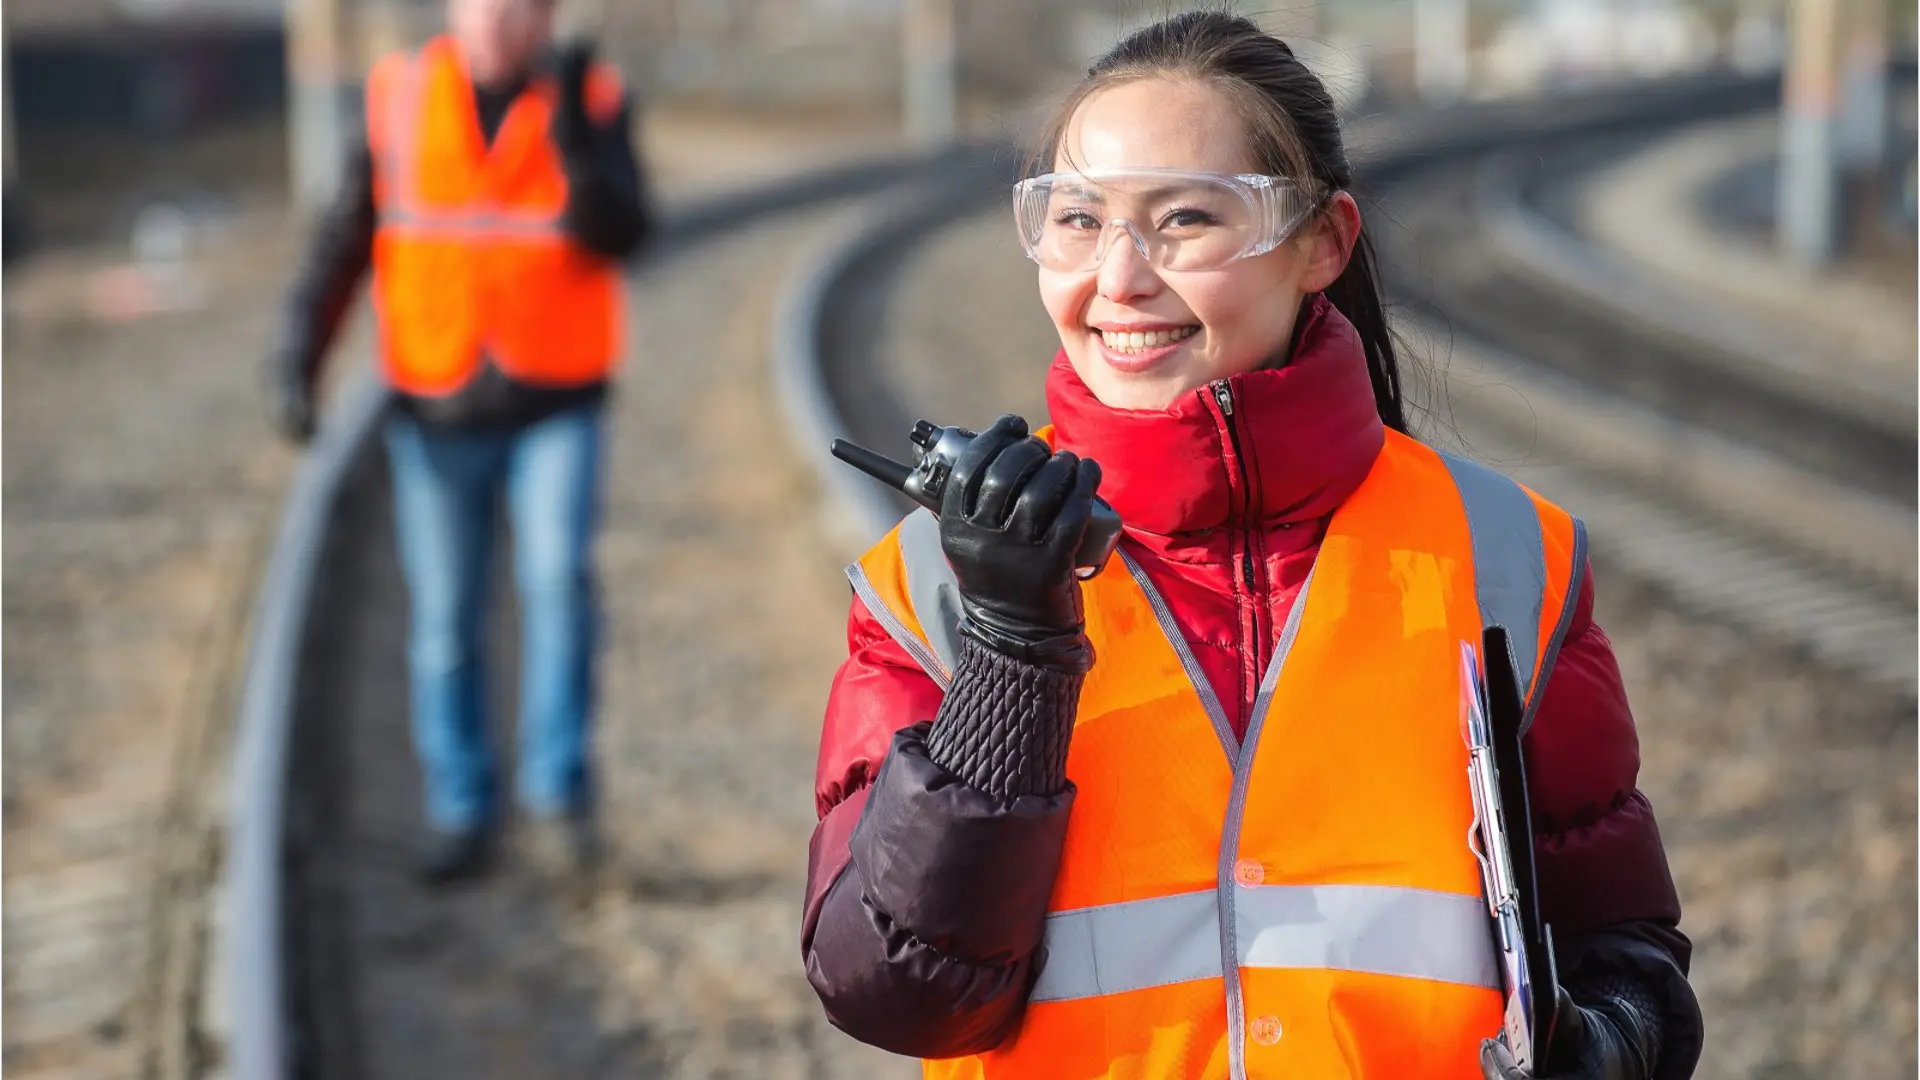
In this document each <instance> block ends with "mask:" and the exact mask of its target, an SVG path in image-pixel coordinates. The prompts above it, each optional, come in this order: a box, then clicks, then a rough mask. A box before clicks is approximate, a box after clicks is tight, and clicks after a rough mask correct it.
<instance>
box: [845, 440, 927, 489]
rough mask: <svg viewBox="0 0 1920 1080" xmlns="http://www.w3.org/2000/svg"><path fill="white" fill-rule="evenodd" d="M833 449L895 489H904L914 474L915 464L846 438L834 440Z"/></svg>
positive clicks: (857, 467)
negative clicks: (893, 457) (903, 461)
mask: <svg viewBox="0 0 1920 1080" xmlns="http://www.w3.org/2000/svg"><path fill="white" fill-rule="evenodd" d="M831 449H832V451H833V456H834V457H837V458H839V459H840V460H841V461H844V462H846V463H847V464H849V465H851V466H853V467H854V468H856V469H859V470H860V471H861V472H863V473H866V474H867V475H868V476H871V477H873V478H874V479H875V480H878V481H880V482H881V483H883V484H885V485H887V486H888V487H890V488H893V489H894V490H895V491H904V490H905V489H906V486H907V477H909V476H912V475H913V466H911V465H907V464H904V463H902V462H898V461H895V460H893V459H892V458H890V457H888V456H886V455H885V454H876V453H874V452H873V451H872V450H869V449H867V448H866V447H864V446H860V445H857V444H855V443H850V442H848V441H847V440H845V439H835V440H833V446H832V447H831Z"/></svg>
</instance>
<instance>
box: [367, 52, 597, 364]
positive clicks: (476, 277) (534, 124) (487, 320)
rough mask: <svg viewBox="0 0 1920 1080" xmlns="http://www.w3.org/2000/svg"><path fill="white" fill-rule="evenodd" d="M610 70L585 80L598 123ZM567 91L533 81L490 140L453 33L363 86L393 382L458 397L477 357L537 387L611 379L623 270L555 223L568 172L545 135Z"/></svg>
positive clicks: (396, 61)
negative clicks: (562, 92) (482, 126)
mask: <svg viewBox="0 0 1920 1080" xmlns="http://www.w3.org/2000/svg"><path fill="white" fill-rule="evenodd" d="M620 93H621V91H620V82H619V78H618V76H616V75H615V74H614V73H613V71H612V69H610V68H606V67H604V66H599V65H596V66H595V68H594V69H593V70H592V71H590V72H589V76H588V81H587V87H586V97H587V108H588V112H589V115H591V116H593V117H594V118H595V119H597V120H600V121H605V120H607V119H610V118H611V117H612V116H613V115H615V113H616V112H617V110H618V108H619V103H620ZM558 94H559V90H558V88H557V87H556V86H555V85H554V83H553V80H552V79H551V78H545V77H543V78H536V79H535V80H534V81H533V82H532V83H531V84H530V85H529V86H528V87H527V89H526V90H525V91H524V92H522V93H521V95H520V96H519V98H518V99H517V100H515V101H514V103H513V104H512V106H511V107H509V108H508V110H507V115H506V117H505V119H504V120H502V121H501V124H500V130H499V132H498V133H497V134H496V135H495V137H494V140H493V144H492V146H491V147H489V146H488V145H487V143H486V140H485V137H484V136H483V134H482V133H481V129H480V120H479V117H478V114H477V111H476V109H475V106H474V101H473V90H472V87H471V85H470V82H469V80H468V76H467V70H466V64H465V62H464V61H463V60H462V59H461V57H460V54H459V50H458V49H456V48H455V47H454V45H453V43H452V42H451V41H450V40H449V39H447V38H444V37H443V38H435V39H434V40H433V41H431V42H429V43H428V44H427V45H426V46H425V47H424V48H422V49H421V50H420V51H419V52H417V53H411V54H407V53H400V54H394V55H392V56H388V57H386V58H385V59H383V60H381V62H380V63H379V64H377V65H376V66H375V67H374V69H373V72H372V73H371V75H370V76H369V77H368V79H367V123H368V129H367V137H368V145H369V148H370V149H371V150H372V152H373V160H374V205H375V207H376V209H377V210H378V213H379V224H378V226H377V228H376V231H375V233H374V242H373V267H374V286H373V295H374V306H375V309H376V311H377V312H378V317H379V324H380V344H381V350H380V351H381V356H382V359H383V361H384V364H385V368H386V373H387V377H388V379H389V380H390V381H391V382H392V384H393V385H394V386H395V387H396V388H397V389H399V390H401V391H404V392H406V393H410V394H415V395H420V396H443V395H447V394H451V393H454V392H456V391H458V390H459V389H460V388H461V387H462V386H464V385H466V383H467V381H468V380H469V379H471V378H472V377H473V375H474V374H475V372H476V371H478V370H479V367H480V363H481V357H482V352H483V350H484V353H485V355H486V356H489V357H491V358H492V359H493V361H494V362H495V363H496V364H498V365H499V366H500V368H501V370H502V371H503V372H505V373H506V374H507V375H510V376H512V377H513V378H515V379H517V380H520V381H523V382H527V383H532V384H535V385H540V386H555V387H567V386H584V385H588V384H591V383H595V382H599V381H601V380H603V379H605V378H606V377H607V376H608V375H609V374H611V373H612V370H613V368H614V366H615V364H616V362H617V358H618V357H619V355H620V348H621V340H620V338H621V326H620V319H621V310H620V308H621V292H620V275H619V271H618V269H617V267H616V266H615V265H614V264H613V263H612V262H611V261H609V260H607V259H604V258H601V257H599V256H597V255H593V254H591V253H589V252H587V251H585V250H584V249H582V248H581V247H579V245H577V244H575V243H573V242H572V241H571V240H570V239H569V238H568V237H567V235H566V234H565V232H564V231H563V230H562V228H561V221H560V218H561V212H562V210H563V209H564V208H565V206H566V199H567V177H566V173H565V171H564V169H563V168H562V167H561V161H560V151H559V149H558V148H557V147H555V146H554V144H553V139H552V138H551V137H550V136H549V135H548V124H549V123H550V121H551V119H552V116H553V112H554V110H555V108H557V107H558Z"/></svg>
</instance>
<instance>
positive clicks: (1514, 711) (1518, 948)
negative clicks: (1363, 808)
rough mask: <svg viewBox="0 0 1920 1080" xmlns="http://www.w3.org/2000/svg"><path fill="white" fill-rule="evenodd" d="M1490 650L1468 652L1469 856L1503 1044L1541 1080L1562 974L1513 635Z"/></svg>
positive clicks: (1494, 630) (1497, 638)
mask: <svg viewBox="0 0 1920 1080" xmlns="http://www.w3.org/2000/svg"><path fill="white" fill-rule="evenodd" d="M1481 646H1482V647H1481V649H1480V650H1476V649H1475V648H1474V645H1473V643H1472V642H1470V641H1462V642H1461V643H1460V734H1461V738H1462V739H1463V740H1464V741H1465V743H1466V745H1467V786H1468V790H1469V791H1470V792H1471V793H1472V798H1473V822H1472V824H1471V825H1470V826H1469V827H1468V832H1467V849H1468V850H1469V851H1471V852H1472V853H1473V857H1474V860H1475V861H1476V862H1478V863H1479V864H1480V878H1481V885H1482V890H1483V894H1484V896H1485V898H1486V903H1487V915H1488V918H1489V920H1490V923H1491V931H1492V937H1493V945H1494V949H1495V952H1496V955H1497V958H1498V963H1499V969H1500V989H1501V994H1502V999H1503V1003H1504V1008H1503V1009H1502V1016H1501V1037H1502V1038H1503V1039H1504V1040H1505V1042H1506V1044H1507V1048H1508V1049H1509V1050H1510V1051H1512V1053H1513V1058H1514V1063H1515V1064H1516V1065H1518V1066H1519V1067H1520V1068H1521V1069H1523V1070H1525V1071H1526V1072H1527V1073H1528V1074H1529V1075H1532V1074H1533V1073H1534V1071H1535V1070H1536V1069H1537V1068H1538V1067H1539V1065H1540V1063H1542V1062H1544V1061H1545V1060H1546V1057H1547V1051H1548V1048H1549V1046H1550V1044H1551V1042H1552V1038H1553V1026H1554V1020H1555V1012H1556V1006H1557V995H1558V972H1556V971H1555V969H1554V960H1553V937H1552V930H1551V928H1550V927H1548V926H1547V925H1546V924H1545V923H1544V922H1543V921H1542V920H1541V918H1540V913H1539V907H1538V890H1537V888H1536V885H1535V882H1534V872H1533V827H1532V817H1531V812H1530V807H1529V806H1528V803H1527V788H1526V764H1525V757H1524V755H1523V754H1522V752H1521V747H1520V727H1521V722H1522V719H1523V717H1524V711H1525V706H1524V704H1523V702H1522V701H1521V698H1520V689H1519V678H1518V673H1517V671H1516V670H1515V668H1514V665H1513V655H1512V650H1511V648H1510V646H1509V645H1508V641H1507V633H1506V630H1505V628H1503V627H1500V626H1489V627H1487V628H1486V630H1485V631H1484V633H1483V634H1482V641H1481ZM1481 656H1484V657H1485V658H1486V663H1485V664H1484V665H1483V664H1482V662H1481V660H1480V657H1481Z"/></svg>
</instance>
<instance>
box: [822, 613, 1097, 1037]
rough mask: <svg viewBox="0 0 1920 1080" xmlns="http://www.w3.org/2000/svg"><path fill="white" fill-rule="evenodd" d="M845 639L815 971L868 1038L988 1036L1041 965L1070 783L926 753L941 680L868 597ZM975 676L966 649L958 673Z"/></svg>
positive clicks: (841, 1015)
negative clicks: (1009, 785)
mask: <svg viewBox="0 0 1920 1080" xmlns="http://www.w3.org/2000/svg"><path fill="white" fill-rule="evenodd" d="M848 639H849V645H850V650H849V656H848V658H847V661H846V662H845V663H844V664H843V665H842V666H841V669H840V672H839V674H838V675H837V676H836V677H835V681H834V688H833V692H832V695H831V697H830V698H829V700H828V706H827V722H826V728H825V731H824V733H823V736H822V739H821V759H820V769H819V783H818V790H817V793H816V794H817V803H818V807H819V810H820V813H821V820H820V824H819V827H818V828H817V829H816V830H815V832H814V837H813V843H812V846H811V849H810V852H809V866H808V888H807V905H806V914H805V917H804V922H803V925H802V929H801V950H802V953H803V954H804V957H805V960H806V967H807V978H808V981H809V982H811V983H812V985H813V988H814V990H815V992H816V993H817V994H818V995H819V997H820V1000H821V1003H822V1004H823V1005H824V1006H825V1008H826V1012H827V1016H828V1018H829V1019H830V1020H831V1021H832V1022H833V1024H834V1025H835V1026H836V1027H839V1028H840V1029H841V1030H843V1031H845V1032H847V1033H848V1034H849V1035H852V1036H853V1037H854V1038H856V1039H859V1040H861V1041H862V1042H866V1043H870V1044H872V1045H874V1046H878V1047H880V1048H882V1049H885V1050H890V1051H892V1052H894V1053H899V1054H907V1055H911V1056H915V1057H930V1058H940V1057H954V1056H958V1055H962V1054H969V1053H978V1052H981V1051H984V1050H988V1049H991V1048H993V1047H995V1046H997V1045H999V1044H1000V1043H1001V1042H1003V1041H1004V1040H1005V1039H1006V1038H1007V1037H1008V1035H1010V1034H1011V1033H1012V1031H1013V1030H1014V1029H1015V1028H1016V1027H1017V1026H1018V1024H1019V1021H1020V1016H1021V1014H1022V1012H1023V1011H1024V1009H1025V1005H1026V998H1027V994H1028V992H1029V990H1030V989H1031V987H1032V985H1033V979H1034V977H1035V975H1036V974H1037V971H1038V968H1037V964H1038V963H1039V962H1040V960H1041V957H1040V955H1039V951H1040V939H1041V933H1042V930H1043V928H1044V926H1045V921H1046V908H1047V899H1048V896H1049V894H1050V893H1051V892H1052V888H1053V878H1054V874H1055V872H1056V870H1057V869H1058V867H1059V861H1060V852H1061V848H1062V846H1063V845H1064V843H1065V840H1066V825H1067V817H1068V813H1069V811H1070V809H1071V806H1072V802H1073V789H1072V788H1071V787H1070V786H1069V787H1066V788H1064V789H1063V790H1060V791H1058V792H1055V793H1052V794H1046V795H1040V794H1027V795H1018V796H1013V797H1000V796H996V795H992V794H989V793H987V792H985V791H982V790H980V789H978V788H975V787H973V786H971V785H970V784H968V783H967V782H966V781H964V780H962V779H961V778H960V777H959V776H958V775H956V773H955V772H954V771H951V770H949V769H948V768H947V767H945V766H943V765H941V764H939V763H937V762H936V761H935V760H934V759H933V758H932V757H930V756H929V754H928V752H927V745H926V740H927V734H928V732H929V730H930V728H929V726H928V724H927V721H928V720H930V719H931V718H932V717H933V716H934V715H935V714H937V713H938V711H939V709H940V707H941V705H942V704H943V702H944V700H945V699H944V697H943V695H942V694H941V693H940V690H939V688H938V686H937V685H936V684H935V683H934V682H933V680H932V679H931V678H930V677H929V676H927V675H926V674H925V673H924V672H923V671H921V670H920V668H919V667H918V666H917V665H916V664H915V663H914V662H913V660H912V659H911V658H910V657H909V656H908V655H907V654H906V652H905V650H904V649H902V648H901V647H900V646H899V645H898V644H897V643H895V642H893V641H892V639H891V638H889V637H888V636H887V634H886V631H885V630H884V629H883V628H881V627H880V625H879V623H878V622H877V621H876V620H875V619H874V618H873V617H872V615H871V614H869V613H868V612H867V610H866V609H865V607H864V606H863V605H862V604H861V603H860V601H859V600H858V599H856V600H855V601H854V602H853V613H852V616H851V618H850V620H849V629H848ZM967 677H969V676H968V674H967V671H966V663H965V661H963V662H962V665H961V670H960V671H957V672H956V673H955V682H956V685H960V681H961V680H962V679H965V678H967ZM943 722H944V721H943Z"/></svg>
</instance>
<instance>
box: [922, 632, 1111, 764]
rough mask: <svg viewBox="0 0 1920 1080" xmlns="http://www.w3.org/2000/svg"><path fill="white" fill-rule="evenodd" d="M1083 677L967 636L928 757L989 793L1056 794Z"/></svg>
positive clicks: (1083, 680)
mask: <svg viewBox="0 0 1920 1080" xmlns="http://www.w3.org/2000/svg"><path fill="white" fill-rule="evenodd" d="M1085 680H1086V676H1085V675H1076V674H1069V673H1067V672H1063V671H1056V670H1054V669H1052V668H1048V667H1041V666H1038V665H1035V664H1029V663H1024V662H1022V661H1019V660H1016V659H1014V658H1012V657H1010V656H1005V655H1002V654H1001V653H999V652H997V651H995V650H993V649H991V648H988V647H987V646H986V645H984V644H982V643H981V642H980V641H978V640H976V639H974V638H972V637H967V636H962V637H961V639H960V661H959V663H958V664H957V665H955V667H954V672H953V683H952V688H951V689H949V690H948V691H947V694H946V698H945V700H944V701H942V702H941V705H940V713H939V716H938V717H936V718H935V720H934V724H933V731H932V732H931V733H930V734H929V735H928V736H927V756H928V757H929V758H930V759H932V760H933V761H934V762H935V763H936V764H938V765H940V766H941V767H942V768H944V769H946V770H947V771H948V772H951V773H953V774H954V775H955V776H957V777H959V778H960V779H962V780H964V781H966V782H967V784H969V785H970V786H972V787H974V788H977V789H979V790H981V791H984V792H987V793H988V794H990V795H996V796H999V797H1002V798H1013V797H1015V796H1020V795H1042V796H1045V795H1055V794H1058V793H1059V792H1061V791H1063V790H1065V788H1066V786H1067V748H1068V746H1069V744H1070V743H1071V742H1072V738H1073V718H1074V714H1075V712H1076V711H1077V710H1078V708H1079V705H1080V686H1081V684H1082V683H1083V682H1085Z"/></svg>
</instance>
